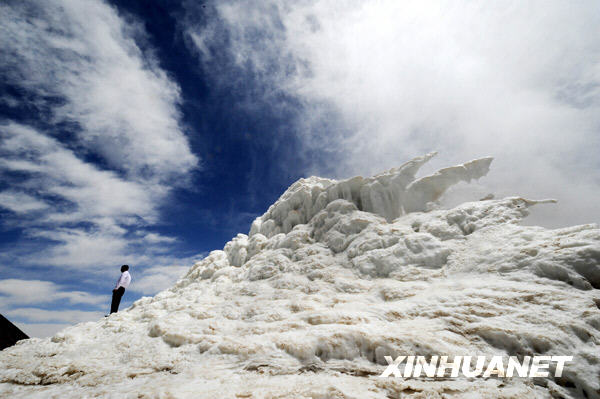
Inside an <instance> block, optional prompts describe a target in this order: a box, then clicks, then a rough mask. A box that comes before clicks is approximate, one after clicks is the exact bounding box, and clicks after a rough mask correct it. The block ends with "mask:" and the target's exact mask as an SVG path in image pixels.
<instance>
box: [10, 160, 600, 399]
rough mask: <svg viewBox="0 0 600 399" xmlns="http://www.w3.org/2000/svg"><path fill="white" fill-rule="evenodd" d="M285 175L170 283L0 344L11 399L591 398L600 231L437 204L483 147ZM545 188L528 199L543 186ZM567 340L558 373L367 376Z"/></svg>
mask: <svg viewBox="0 0 600 399" xmlns="http://www.w3.org/2000/svg"><path fill="white" fill-rule="evenodd" d="M432 156H433V154H429V155H426V156H424V157H420V158H416V159H414V160H412V161H410V162H408V163H406V164H405V165H403V166H401V167H400V168H397V169H392V170H390V171H389V172H386V173H383V174H380V175H378V176H375V177H372V178H362V177H355V178H352V179H348V180H344V181H334V180H329V179H321V178H316V177H311V178H308V179H302V180H300V181H298V182H296V183H294V184H293V185H292V186H291V187H290V188H289V189H288V190H287V191H286V192H285V193H284V194H283V195H282V196H281V198H280V199H279V200H278V201H277V202H276V203H275V204H273V205H272V206H271V207H270V208H269V210H268V211H267V212H266V213H265V214H264V215H263V216H262V217H259V218H258V219H256V220H255V222H254V223H253V224H252V227H251V230H250V233H249V235H248V236H246V235H244V234H239V235H238V236H237V237H235V238H234V239H233V240H232V241H230V242H229V243H228V244H227V245H226V246H225V248H224V250H222V251H213V252H211V253H210V255H209V256H207V257H206V258H205V259H204V260H202V261H201V262H198V263H196V264H195V265H194V266H193V267H192V268H191V269H190V270H189V272H188V273H187V274H186V275H185V276H184V277H183V278H182V279H181V280H180V281H179V282H177V284H176V285H175V286H174V287H172V288H171V289H169V290H166V291H163V292H161V293H159V294H158V295H156V296H155V297H153V298H149V297H145V298H142V299H140V300H138V301H137V302H135V304H134V305H133V306H132V307H131V308H130V309H128V310H126V311H122V312H119V313H117V314H114V315H112V316H111V317H109V318H107V319H104V320H100V321H98V322H90V323H83V324H79V325H77V326H73V327H70V328H67V329H66V330H64V331H62V332H60V333H58V334H57V335H55V336H54V337H52V338H48V339H31V340H27V341H22V342H21V343H19V344H17V345H16V346H14V347H12V348H9V349H7V350H4V351H2V352H0V364H1V365H2V367H1V368H0V396H1V397H7V398H8V397H10V398H19V397H23V398H25V397H26V398H48V397H61V398H64V397H73V398H79V397H115V398H129V397H131V398H186V397H189V398H218V399H221V398H348V399H349V398H357V399H358V398H360V399H367V398H399V397H402V398H534V397H540V398H551V397H553V398H559V397H564V398H600V294H599V291H598V289H599V288H600V230H599V229H598V226H596V225H582V226H575V227H569V228H562V229H555V230H549V229H545V228H541V227H532V226H522V225H520V224H519V222H520V221H521V219H522V218H523V217H525V216H526V215H527V213H528V208H529V207H530V206H532V205H534V204H536V203H538V202H540V201H531V200H526V199H523V198H519V197H513V198H505V199H499V200H482V201H475V202H469V203H464V204H462V205H460V206H457V207H456V208H454V209H450V210H443V209H439V207H436V206H435V202H436V200H437V199H438V198H439V197H440V196H441V195H442V194H443V193H444V191H445V190H446V189H447V188H448V187H449V186H451V185H452V184H454V183H456V182H458V181H461V180H464V181H469V180H471V179H477V178H479V177H481V176H483V175H485V174H486V173H487V171H488V168H489V165H490V163H491V159H490V158H483V159H478V160H475V161H471V162H468V163H465V164H463V165H459V166H454V167H451V168H446V169H442V170H440V171H439V172H437V173H435V174H433V175H431V176H427V177H424V178H420V179H415V174H416V172H417V170H418V169H419V167H420V166H421V165H422V164H423V163H425V162H426V161H427V160H428V159H430V158H431V157H432ZM542 202H543V201H542ZM399 354H414V355H423V356H431V355H449V356H456V355H473V356H475V355H486V356H492V355H503V356H509V355H516V356H526V355H535V354H542V355H544V354H546V355H572V356H573V357H574V359H573V361H572V362H571V363H569V364H567V365H566V366H565V370H564V373H563V375H562V377H560V378H557V377H547V378H533V379H530V378H512V379H509V378H497V377H492V378H483V377H475V378H470V379H468V378H466V377H459V378H446V379H443V378H442V379H427V378H406V379H404V378H379V377H378V376H379V374H380V373H381V372H382V371H383V370H384V369H385V366H386V365H387V362H386V361H385V360H384V356H386V355H389V356H393V357H395V356H397V355H399Z"/></svg>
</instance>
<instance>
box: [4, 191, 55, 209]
mask: <svg viewBox="0 0 600 399" xmlns="http://www.w3.org/2000/svg"><path fill="white" fill-rule="evenodd" d="M0 207H3V208H6V209H8V210H10V211H13V212H15V213H28V212H32V211H39V210H42V209H46V208H48V204H46V203H45V202H44V201H40V200H38V199H36V198H34V197H32V196H30V195H27V194H25V193H23V192H19V191H13V190H6V191H2V192H0Z"/></svg>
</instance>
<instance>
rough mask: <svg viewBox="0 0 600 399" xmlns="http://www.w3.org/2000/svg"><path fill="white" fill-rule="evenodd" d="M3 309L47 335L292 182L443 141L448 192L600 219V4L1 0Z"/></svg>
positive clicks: (372, 168) (360, 169)
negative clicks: (470, 179)
mask: <svg viewBox="0 0 600 399" xmlns="http://www.w3.org/2000/svg"><path fill="white" fill-rule="evenodd" d="M0 20H1V21H0V174H1V176H2V179H1V180H0V313H2V314H4V315H5V316H7V317H8V318H9V319H11V320H12V321H15V322H17V324H18V325H20V326H21V327H23V329H24V330H25V331H26V332H27V333H29V334H31V335H37V336H44V335H48V334H51V333H53V332H55V331H57V330H58V329H60V328H62V327H64V326H66V325H69V324H73V323H76V322H79V321H86V320H94V319H97V318H98V317H101V316H102V315H103V314H104V313H106V311H107V309H108V305H109V301H110V290H111V289H112V285H113V284H114V281H115V280H116V279H117V277H118V268H119V266H120V265H121V264H123V263H128V264H130V265H131V266H132V275H133V283H132V286H131V289H130V290H128V292H127V293H126V295H125V298H124V306H127V305H129V304H130V303H131V302H133V301H134V300H135V299H137V298H139V297H141V296H142V295H152V294H154V293H156V292H157V291H158V290H161V289H164V288H167V287H169V286H170V285H171V284H172V283H173V282H174V281H175V280H176V279H177V277H178V276H180V275H181V274H182V273H184V272H185V270H187V268H188V267H189V266H191V265H192V264H193V263H194V261H196V260H198V259H201V258H202V257H203V256H205V255H206V254H207V253H208V252H209V251H211V250H214V249H220V248H222V247H223V246H224V244H225V243H226V242H227V241H228V240H229V239H230V238H231V237H233V236H235V235H236V234H237V233H238V232H243V233H246V232H247V231H248V229H249V226H250V223H251V221H252V220H253V219H254V218H255V217H256V216H259V215H260V214H262V213H263V212H264V211H265V210H266V209H267V208H268V206H269V205H270V204H271V203H272V202H273V201H274V200H275V199H276V198H277V197H278V196H279V195H280V194H281V193H282V192H283V191H284V190H285V188H287V187H288V186H289V185H290V184H291V183H292V182H294V181H295V180H296V179H298V178H300V177H303V176H307V175H311V174H319V175H322V176H327V177H334V178H340V177H348V176H351V175H356V174H363V175H368V174H372V173H376V172H379V171H381V170H384V169H388V168H391V167H394V166H398V165H399V164H401V163H402V162H404V161H406V160H407V159H409V158H412V157H414V156H417V155H421V154H423V153H426V152H429V151H432V150H438V151H440V155H439V157H438V158H437V159H436V160H435V161H434V162H433V163H432V165H431V166H430V169H429V170H427V169H426V170H425V171H424V172H425V173H427V172H428V171H431V169H433V168H436V167H441V166H446V165H448V164H451V163H456V162H464V161H466V160H469V159H473V158H476V157H481V156H488V155H492V156H494V157H495V158H496V160H495V161H494V164H493V166H492V171H491V172H490V174H489V176H488V177H486V178H485V179H482V181H481V182H478V183H476V184H474V185H470V186H466V185H465V186H459V187H457V188H456V189H455V190H454V191H453V192H451V193H449V195H448V198H446V201H447V202H448V204H451V203H453V202H457V201H460V200H464V199H476V198H479V197H480V196H483V195H485V194H487V193H489V192H492V193H494V194H496V196H504V195H523V196H527V197H532V198H546V197H553V198H558V199H559V204H558V205H556V206H553V207H551V206H546V207H542V208H541V209H540V210H536V211H535V212H534V214H533V215H532V218H531V221H530V223H536V224H541V225H544V226H548V227H557V226H565V225H571V224H578V223H587V222H598V221H600V210H599V207H598V206H597V203H596V202H597V201H596V200H597V198H599V194H600V173H599V171H600V168H599V166H600V165H599V164H600V161H599V159H598V155H597V154H598V153H600V151H599V150H600V145H599V143H600V135H599V134H598V132H599V129H600V112H599V111H600V109H599V107H600V100H599V98H600V96H599V95H600V62H599V60H600V57H599V56H600V35H598V34H597V33H598V32H597V30H598V26H600V10H599V8H598V6H597V3H595V2H593V1H590V2H585V1H583V2H577V3H576V4H566V3H559V2H553V3H548V2H541V1H540V2H535V1H534V2H522V1H518V2H511V1H504V2H496V3H494V4H493V5H490V4H487V5H483V4H475V3H473V2H464V3H461V2H451V3H444V2H422V1H419V2H396V1H392V0H382V1H378V2H369V1H359V0H347V1H341V2H339V1H336V2H333V1H325V0H311V1H308V0H306V1H284V0H281V1H274V0H267V1H262V2H248V1H237V0H223V1H206V2H195V1H164V0H154V1H147V2H139V1H135V0H129V1H104V0H49V1H20V0H19V1H17V0H9V1H7V2H4V3H2V5H0Z"/></svg>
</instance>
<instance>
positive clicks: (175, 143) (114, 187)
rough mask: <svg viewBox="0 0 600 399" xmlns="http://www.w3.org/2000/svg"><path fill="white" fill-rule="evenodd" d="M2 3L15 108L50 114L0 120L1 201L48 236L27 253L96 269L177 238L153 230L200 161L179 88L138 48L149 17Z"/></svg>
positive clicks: (99, 4) (96, 6)
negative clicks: (4, 183) (184, 119)
mask: <svg viewBox="0 0 600 399" xmlns="http://www.w3.org/2000/svg"><path fill="white" fill-rule="evenodd" d="M0 8H1V13H0V49H1V52H2V54H1V55H2V56H1V57H0V71H1V72H2V74H3V75H4V76H5V78H6V81H7V82H9V83H10V84H11V85H13V86H15V87H18V88H19V90H20V93H22V96H21V97H20V98H15V97H10V100H11V101H10V104H7V105H8V106H11V107H29V108H31V107H33V108H34V109H36V110H37V111H39V113H40V115H41V116H42V117H43V118H46V119H45V120H36V118H34V117H31V118H29V119H28V118H24V120H23V121H20V120H4V121H3V122H2V125H0V134H1V139H2V141H1V142H0V155H1V160H0V173H2V174H3V176H4V177H5V178H6V180H7V182H8V183H9V185H10V189H7V190H4V191H3V192H0V207H1V208H4V210H5V211H9V213H8V215H7V218H6V220H7V223H8V224H9V225H11V226H12V227H15V228H22V229H24V232H25V237H29V238H31V239H35V240H38V242H39V240H42V241H43V245H40V246H39V251H38V252H37V253H32V254H31V255H30V256H29V257H28V258H27V259H23V258H22V257H19V258H18V259H19V260H21V261H27V262H29V263H37V264H41V263H43V264H47V265H55V266H62V267H65V266H73V265H78V266H82V267H88V268H92V270H95V271H98V269H97V267H98V266H103V265H109V264H112V265H114V264H116V263H119V260H122V259H123V258H124V257H125V256H127V259H140V258H141V257H143V256H144V254H146V255H147V254H151V253H153V252H154V251H160V250H161V249H160V248H164V247H165V246H167V245H169V244H170V243H172V242H173V239H172V238H171V237H163V236H161V235H160V234H158V233H156V232H151V231H144V230H145V228H147V227H150V226H151V225H152V224H153V223H156V222H158V221H159V220H160V215H159V207H160V206H161V205H162V204H163V203H164V201H165V200H166V199H167V198H168V196H169V193H170V191H171V189H172V188H173V187H174V186H177V185H179V186H180V185H182V184H186V181H187V179H188V177H189V174H190V172H191V171H192V170H193V169H194V168H196V167H197V164H198V159H197V157H196V156H195V155H194V154H193V153H192V151H191V149H190V146H189V143H188V139H187V136H186V133H185V131H184V129H183V127H182V124H181V122H180V112H179V104H180V102H181V98H180V94H179V87H178V85H177V84H176V83H175V82H174V81H173V80H172V79H170V78H169V77H168V76H167V74H166V73H165V72H164V71H163V70H162V69H161V68H160V66H159V63H158V61H157V59H156V57H155V56H154V54H153V53H152V52H151V51H150V50H145V51H144V50H142V47H141V46H140V43H143V44H144V45H145V44H146V43H145V32H144V29H143V26H142V25H141V24H140V23H138V22H136V21H135V20H131V19H125V18H124V17H122V16H120V15H119V14H118V13H117V11H116V10H115V9H114V8H112V7H110V6H108V5H107V4H106V3H105V2H103V1H100V0H74V1H62V0H51V1H44V2H28V1H26V2H10V3H9V4H6V3H5V4H2V5H0ZM145 47H147V46H145ZM4 98H5V97H3V98H2V99H4ZM7 98H8V97H7ZM2 99H0V100H2ZM2 101H3V100H2ZM64 137H66V138H68V140H65V139H63V138H64ZM11 215H12V216H11ZM139 230H142V232H144V234H145V236H146V239H145V240H144V239H142V238H141V237H140V235H139V234H136V231H139ZM142 242H144V243H145V244H147V245H148V246H149V248H143V247H142V246H141V245H140V244H141V243H142Z"/></svg>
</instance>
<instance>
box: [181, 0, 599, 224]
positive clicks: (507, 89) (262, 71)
mask: <svg viewBox="0 0 600 399" xmlns="http://www.w3.org/2000/svg"><path fill="white" fill-rule="evenodd" d="M214 7H215V10H216V11H215V12H216V15H215V17H214V18H211V21H212V23H211V24H209V25H208V26H207V27H204V26H202V25H199V24H194V23H193V22H192V23H188V32H189V33H190V36H191V38H192V40H191V42H192V43H196V44H199V48H198V50H199V55H200V57H201V58H202V59H203V60H204V62H207V63H208V64H207V65H210V66H211V67H212V68H211V69H212V70H218V71H219V73H221V72H220V71H223V70H227V71H229V72H231V71H235V72H236V73H229V74H228V76H229V77H231V78H232V79H234V80H235V79H248V76H252V78H253V79H256V80H258V82H256V85H255V86H260V87H262V88H263V90H262V91H261V93H263V95H264V97H265V98H263V99H262V100H263V101H265V100H266V101H267V103H268V104H272V105H273V106H276V105H277V103H278V101H280V100H279V97H277V96H276V95H273V94H277V93H282V92H283V93H285V94H288V95H292V96H293V97H294V98H296V100H298V101H299V102H300V104H302V111H301V112H300V113H299V115H298V119H297V121H296V122H297V123H296V126H295V129H296V131H297V133H298V135H299V136H300V138H301V139H302V142H303V144H304V146H305V149H306V150H308V151H312V150H318V151H320V152H322V153H323V152H324V153H326V154H330V156H331V158H330V159H327V160H325V161H326V162H325V164H326V165H325V166H326V167H329V168H333V169H335V171H336V173H337V174H338V175H339V176H348V175H352V174H371V173H373V172H376V171H379V170H383V169H387V168H389V167H391V166H395V165H397V164H398V163H401V162H403V161H404V160H406V159H408V158H411V157H413V156H415V155H420V154H422V153H424V152H428V151H430V150H440V157H439V159H438V160H437V161H436V163H437V164H434V165H433V166H432V167H437V166H441V165H440V164H447V163H451V162H457V161H460V162H462V161H464V160H465V159H469V158H475V157H480V156H486V155H493V156H495V157H496V161H495V163H494V165H493V168H492V171H491V172H490V174H489V177H488V178H486V179H485V180H484V181H483V182H484V183H485V185H486V186H487V187H486V189H487V190H489V191H495V192H497V194H499V195H514V194H522V195H527V196H531V197H557V198H558V199H559V201H560V202H559V205H557V206H555V207H547V208H546V209H545V210H543V211H541V212H545V213H543V214H541V215H542V216H543V217H540V218H539V220H538V221H539V222H543V223H545V224H547V225H557V224H572V223H578V222H589V221H600V208H598V207H597V206H596V204H594V201H593V200H591V199H592V198H598V197H599V196H600V187H599V184H598V182H599V180H600V170H599V165H598V158H597V154H598V152H599V151H600V139H599V138H600V134H599V129H600V112H599V111H600V109H599V108H600V101H598V98H600V96H599V94H600V62H599V61H598V60H599V59H600V38H599V36H598V35H596V34H594V32H595V31H596V27H597V26H598V25H599V24H600V14H598V13H597V12H595V9H596V4H595V2H592V1H587V2H586V1H583V2H578V3H576V4H573V3H568V4H567V3H550V4H549V3H547V2H533V3H524V2H511V1H507V2H499V3H493V4H485V5H483V4H481V3H476V2H466V1H465V2H448V3H440V2H428V1H425V2H422V1H414V2H412V1H408V2H406V1H404V2H398V1H394V0H383V1H376V2H369V1H358V0H348V1H343V2H329V1H323V0H315V1H308V2H293V1H283V2H280V1H274V0H273V1H269V2H263V3H261V4H259V5H253V6H252V7H248V4H247V3H246V2H244V1H221V2H215V3H214ZM190 13H191V14H193V10H192V9H190ZM188 19H189V20H190V21H193V20H194V16H193V15H190V16H189V17H188ZM224 37H226V38H227V40H224ZM225 43H229V44H230V47H229V48H228V49H226V50H228V52H229V55H230V60H229V61H230V64H228V65H223V66H222V67H221V68H217V66H216V65H215V64H214V63H215V62H219V60H221V59H222V57H221V58H216V61H215V57H211V56H210V55H209V56H207V54H208V52H209V50H208V49H210V48H211V44H212V45H213V46H212V48H214V45H215V44H220V45H224V44H225ZM219 51H223V48H222V47H219ZM227 68H229V69H227ZM208 70H210V69H208ZM240 70H241V72H245V73H240ZM249 74H250V75H249ZM236 76H237V78H236ZM221 81H223V80H221ZM316 167H318V165H316ZM322 169H327V168H320V169H317V170H311V171H310V172H316V173H320V172H321V171H322ZM550 208H551V210H550Z"/></svg>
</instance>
